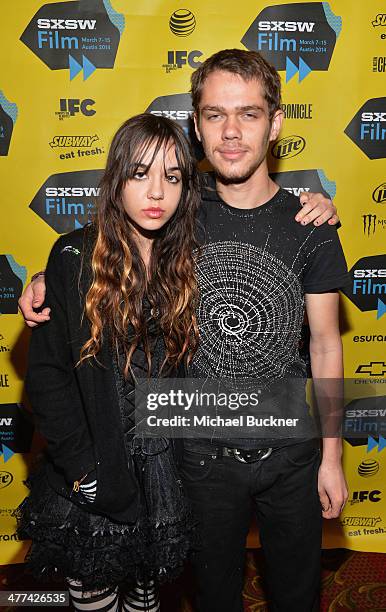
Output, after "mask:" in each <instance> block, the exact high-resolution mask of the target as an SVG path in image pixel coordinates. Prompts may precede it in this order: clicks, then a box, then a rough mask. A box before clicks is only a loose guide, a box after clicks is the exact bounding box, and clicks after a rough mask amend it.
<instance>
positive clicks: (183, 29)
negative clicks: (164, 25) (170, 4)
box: [169, 8, 196, 36]
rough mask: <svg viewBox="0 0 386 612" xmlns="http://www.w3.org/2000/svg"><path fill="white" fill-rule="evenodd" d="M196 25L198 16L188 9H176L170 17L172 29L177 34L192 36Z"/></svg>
mask: <svg viewBox="0 0 386 612" xmlns="http://www.w3.org/2000/svg"><path fill="white" fill-rule="evenodd" d="M195 27H196V18H195V16H194V15H193V13H192V12H191V11H189V10H188V9H184V8H182V9H178V10H177V11H174V13H173V14H172V15H171V17H170V19H169V28H170V31H171V32H173V34H175V36H190V34H192V33H193V32H194V29H195Z"/></svg>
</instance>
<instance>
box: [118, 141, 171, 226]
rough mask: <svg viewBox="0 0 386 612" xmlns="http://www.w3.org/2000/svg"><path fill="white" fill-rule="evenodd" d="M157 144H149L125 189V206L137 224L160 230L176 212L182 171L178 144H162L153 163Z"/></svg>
mask: <svg viewBox="0 0 386 612" xmlns="http://www.w3.org/2000/svg"><path fill="white" fill-rule="evenodd" d="M154 148H155V145H153V146H151V147H149V150H148V151H147V153H146V154H145V156H144V158H143V159H142V160H141V164H139V166H138V169H137V172H136V174H135V175H134V177H133V178H132V179H129V180H128V181H127V182H126V185H125V186H124V188H123V191H122V203H123V207H124V209H125V211H126V213H127V214H128V216H129V217H130V219H131V221H133V222H134V223H135V224H136V225H137V226H139V227H140V228H142V229H144V230H148V231H149V230H150V231H151V230H158V229H160V228H161V227H162V226H163V225H165V223H167V222H168V221H169V219H170V218H171V217H172V216H173V214H174V213H175V211H176V210H177V207H178V203H179V201H180V197H181V191H182V182H181V171H180V169H179V167H178V163H177V158H176V152H175V146H174V144H167V145H166V147H161V148H160V150H159V151H158V153H157V154H156V156H155V158H154V160H153V163H152V164H151V166H150V167H148V164H150V162H151V160H152V158H153V154H154ZM134 162H135V160H134Z"/></svg>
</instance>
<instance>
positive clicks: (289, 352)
mask: <svg viewBox="0 0 386 612" xmlns="http://www.w3.org/2000/svg"><path fill="white" fill-rule="evenodd" d="M197 274H198V281H199V287H200V299H199V304H198V309H197V317H198V325H199V330H200V343H199V348H198V350H197V353H196V355H195V357H194V360H193V364H192V373H193V375H194V376H199V377H211V378H217V377H221V378H232V379H243V378H254V379H264V380H273V379H274V378H280V377H282V376H283V374H284V373H285V372H286V368H287V366H288V365H289V364H291V363H292V362H293V361H294V357H295V358H296V354H297V339H298V338H299V337H300V330H301V326H302V321H303V292H302V287H301V283H300V282H299V279H298V277H297V276H296V274H295V273H294V272H293V271H292V270H291V269H290V268H288V266H286V265H285V264H284V263H283V262H282V261H280V260H278V259H277V258H276V257H274V256H273V255H271V254H270V253H269V252H268V251H266V250H265V249H262V248H259V247H255V246H253V245H250V244H243V243H240V242H233V241H227V242H213V243H210V244H208V245H205V246H203V247H202V251H201V256H200V259H199V261H198V263H197Z"/></svg>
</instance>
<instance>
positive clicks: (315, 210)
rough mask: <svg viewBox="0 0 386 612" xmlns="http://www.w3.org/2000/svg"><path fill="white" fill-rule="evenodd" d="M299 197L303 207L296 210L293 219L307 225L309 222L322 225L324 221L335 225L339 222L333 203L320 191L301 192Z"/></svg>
mask: <svg viewBox="0 0 386 612" xmlns="http://www.w3.org/2000/svg"><path fill="white" fill-rule="evenodd" d="M299 199H300V204H301V205H302V206H303V208H302V210H300V211H299V212H298V214H297V215H296V217H295V220H296V221H298V222H299V223H301V224H302V225H308V223H311V222H313V223H314V225H322V224H323V223H325V222H326V221H328V224H329V225H336V224H337V223H338V222H339V217H338V215H337V214H336V212H337V210H336V208H335V206H334V204H333V203H332V202H331V200H328V199H327V198H325V197H324V196H323V195H322V194H321V193H310V192H303V193H302V195H301V196H300V198H299Z"/></svg>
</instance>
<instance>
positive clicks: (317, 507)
mask: <svg viewBox="0 0 386 612" xmlns="http://www.w3.org/2000/svg"><path fill="white" fill-rule="evenodd" d="M192 98H193V106H194V109H195V125H196V132H197V136H198V137H199V139H201V141H202V144H203V146H204V150H205V153H206V156H207V158H208V160H209V161H210V162H211V164H212V166H213V168H214V171H215V174H214V177H207V179H206V180H204V183H205V185H206V186H204V189H203V204H202V210H201V213H200V217H201V219H200V220H201V226H202V225H203V227H204V230H205V237H204V243H203V248H202V256H201V259H200V262H199V265H198V277H199V283H200V295H201V299H200V303H199V306H198V313H197V314H198V321H199V326H200V336H201V341H200V347H199V349H198V352H197V354H196V356H195V358H194V361H193V364H192V367H191V376H195V377H204V378H206V377H209V378H231V379H232V378H233V379H237V378H239V377H243V376H244V377H245V376H246V375H247V376H248V377H250V378H254V379H256V380H257V381H263V380H265V381H266V380H267V379H269V378H271V379H275V378H276V379H280V378H284V377H291V376H299V375H303V374H304V368H303V363H302V362H301V361H300V359H299V355H298V341H299V335H300V328H301V323H302V320H303V302H304V294H305V302H306V308H307V314H308V318H309V324H310V328H311V336H312V338H311V358H312V369H313V375H314V377H320V378H325V377H327V378H335V377H340V376H341V375H342V371H341V368H342V363H341V343H340V336H339V330H338V324H337V313H338V295H337V293H335V292H334V290H335V289H336V288H338V287H339V286H340V285H341V283H342V281H343V280H344V279H345V264H344V258H343V256H342V253H341V250H340V247H339V242H338V239H337V236H336V231H335V228H331V227H330V226H329V225H328V224H326V225H323V226H322V228H321V229H319V228H318V227H317V226H318V225H319V226H320V225H322V224H324V222H325V221H326V220H327V219H329V218H330V217H333V216H334V212H335V211H334V210H333V209H332V207H331V205H328V204H327V205H326V203H325V201H324V199H323V198H321V200H322V202H321V203H320V198H319V202H318V201H317V200H316V201H315V196H314V197H311V198H310V199H309V201H308V203H307V204H306V205H305V206H304V208H303V209H301V207H300V206H299V201H298V200H297V199H296V198H294V197H293V196H291V195H289V194H288V193H287V192H285V191H282V190H280V189H279V187H278V186H277V185H276V184H275V183H273V181H272V180H271V179H270V178H269V175H268V168H267V162H266V154H267V150H268V146H269V143H270V142H271V141H272V140H274V139H276V137H277V136H278V134H279V131H280V127H281V124H282V117H283V114H282V112H281V110H280V80H279V76H278V74H277V72H276V71H275V70H274V69H273V68H272V67H270V66H269V65H268V64H267V63H266V62H265V61H264V60H263V59H262V57H261V56H260V55H259V54H258V53H254V52H249V51H242V50H237V49H235V50H225V51H220V52H219V53H217V54H215V55H214V56H212V57H211V58H209V59H208V60H207V61H206V62H205V63H204V64H203V65H202V66H201V67H200V68H199V69H198V70H197V71H196V72H195V73H194V74H193V77H192ZM307 199H308V198H307V196H306V195H304V196H303V200H307ZM331 220H332V222H334V221H336V219H331ZM312 221H313V224H312V225H308V223H310V222H312ZM43 280H44V279H43V277H40V279H38V280H37V281H35V285H34V287H31V286H29V288H27V290H26V292H25V294H24V296H23V298H22V299H21V301H20V307H21V309H22V311H23V314H24V316H25V318H26V319H27V322H29V324H30V325H31V326H33V325H36V324H38V323H40V322H42V321H44V320H47V319H48V318H49V311H48V309H44V310H43V311H42V313H41V314H39V315H38V314H36V313H34V312H33V310H32V306H34V307H38V306H40V305H41V304H42V303H43V300H44V283H43ZM34 289H35V293H36V295H35V296H34V295H33V292H34ZM32 299H34V302H32ZM275 442H276V443H275ZM292 442H297V443H296V444H294V443H292V444H288V440H287V442H286V443H287V445H286V446H284V445H283V441H281V442H280V443H279V441H274V442H272V443H270V445H269V448H267V441H264V440H256V439H255V440H242V441H241V440H233V441H232V440H228V441H223V442H222V443H221V444H218V443H217V444H215V443H211V442H205V441H204V442H202V441H201V442H196V441H192V440H186V441H185V446H186V449H185V450H186V452H185V456H184V461H183V466H182V467H183V474H184V476H185V478H184V480H185V485H186V487H187V490H188V493H189V495H190V497H191V499H192V502H193V504H194V505H195V508H196V511H197V513H198V515H199V516H200V518H201V524H202V548H201V550H200V551H199V552H198V553H197V555H196V556H195V559H194V562H193V563H194V568H195V572H196V577H197V585H198V602H197V604H198V610H199V611H200V612H217V611H218V612H220V610H221V612H224V611H226V612H241V611H242V610H243V605H242V595H241V593H242V585H243V566H244V550H245V540H246V535H247V532H248V528H249V524H250V519H251V515H252V507H254V508H255V510H256V513H257V517H258V522H259V527H260V535H261V540H262V544H263V547H264V552H265V555H266V561H267V570H268V582H269V585H270V590H271V594H272V601H273V610H275V611H281V612H284V611H285V612H292V611H293V612H295V611H296V612H299V611H301V612H308V611H311V610H312V609H317V605H318V604H317V601H318V587H319V569H320V568H319V558H320V537H321V505H322V507H323V516H324V517H325V518H332V517H335V516H338V514H339V511H340V509H341V507H342V505H343V504H344V501H345V499H346V497H347V490H346V485H345V482H344V477H343V474H342V469H341V464H340V454H341V447H340V444H339V441H336V440H325V441H324V449H323V460H322V463H321V466H320V467H319V463H320V458H319V450H318V447H317V446H316V445H315V444H314V443H313V442H311V443H310V442H309V441H308V442H304V443H300V442H299V440H296V439H293V440H292ZM272 448H273V450H272ZM318 491H319V493H318Z"/></svg>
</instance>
